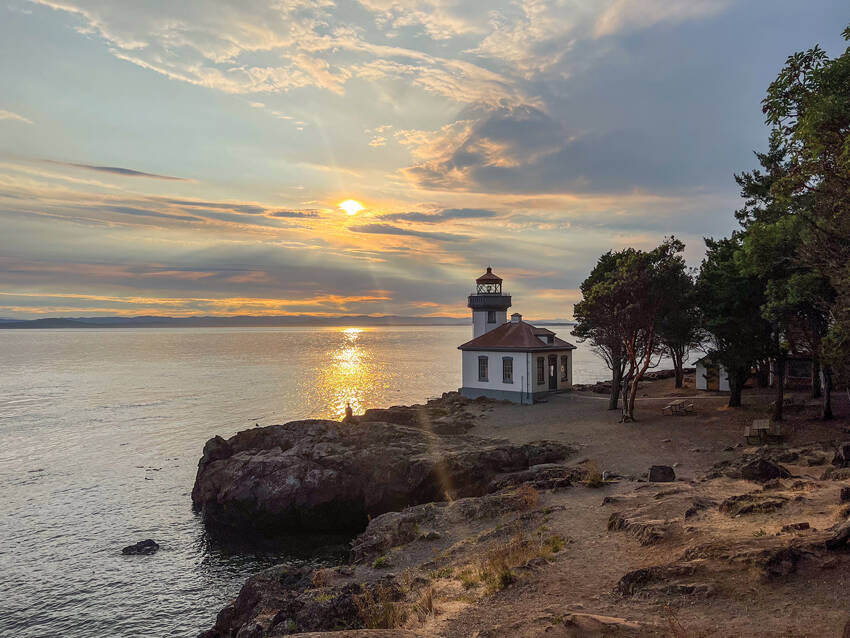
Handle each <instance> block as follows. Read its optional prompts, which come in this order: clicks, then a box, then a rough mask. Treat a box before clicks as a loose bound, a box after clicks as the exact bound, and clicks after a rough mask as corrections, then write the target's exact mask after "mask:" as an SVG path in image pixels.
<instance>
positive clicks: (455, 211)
mask: <svg viewBox="0 0 850 638" xmlns="http://www.w3.org/2000/svg"><path fill="white" fill-rule="evenodd" d="M497 215H498V213H497V212H496V211H492V210H486V209H484V208H445V209H443V210H441V211H438V212H435V213H421V212H415V211H414V212H409V213H388V214H386V215H381V216H380V219H381V220H382V221H383V220H386V221H409V222H420V223H423V224H437V223H439V222H444V221H448V220H451V219H482V218H486V217H496V216H497Z"/></svg>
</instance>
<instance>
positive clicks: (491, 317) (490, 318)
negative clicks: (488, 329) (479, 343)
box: [487, 310, 496, 323]
mask: <svg viewBox="0 0 850 638" xmlns="http://www.w3.org/2000/svg"><path fill="white" fill-rule="evenodd" d="M487 323H496V311H495V310H488V311H487Z"/></svg>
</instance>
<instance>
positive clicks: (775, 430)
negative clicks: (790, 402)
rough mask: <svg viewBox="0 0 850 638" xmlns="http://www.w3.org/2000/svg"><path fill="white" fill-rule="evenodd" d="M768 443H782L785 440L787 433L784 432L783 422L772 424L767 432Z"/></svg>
mask: <svg viewBox="0 0 850 638" xmlns="http://www.w3.org/2000/svg"><path fill="white" fill-rule="evenodd" d="M766 436H767V440H768V441H777V442H779V441H782V440H784V439H785V436H786V435H785V432H783V430H782V422H781V421H773V422H772V423H771V424H770V428H769V429H768V430H767V432H766Z"/></svg>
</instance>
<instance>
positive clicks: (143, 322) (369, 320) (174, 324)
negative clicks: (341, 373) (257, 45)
mask: <svg viewBox="0 0 850 638" xmlns="http://www.w3.org/2000/svg"><path fill="white" fill-rule="evenodd" d="M469 323H470V320H469V319H465V318H464V319H458V318H455V317H403V316H391V317H370V316H368V315H354V316H347V317H309V316H285V317H255V316H250V315H244V316H238V317H155V316H142V317H73V318H58V317H57V318H45V319H28V320H15V319H0V330H9V329H27V328H32V329H34V328H250V327H257V328H270V327H284V326H464V325H468V324H469Z"/></svg>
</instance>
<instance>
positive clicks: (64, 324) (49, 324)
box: [0, 318, 91, 330]
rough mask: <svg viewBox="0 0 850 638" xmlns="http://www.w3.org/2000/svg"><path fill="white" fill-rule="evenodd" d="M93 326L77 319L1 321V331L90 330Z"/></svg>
mask: <svg viewBox="0 0 850 638" xmlns="http://www.w3.org/2000/svg"><path fill="white" fill-rule="evenodd" d="M90 327H91V325H89V324H86V323H84V322H82V321H77V320H75V319H60V318H55V319H54V318H50V319H31V320H28V321H15V320H0V329H2V330H5V329H8V328H90Z"/></svg>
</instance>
